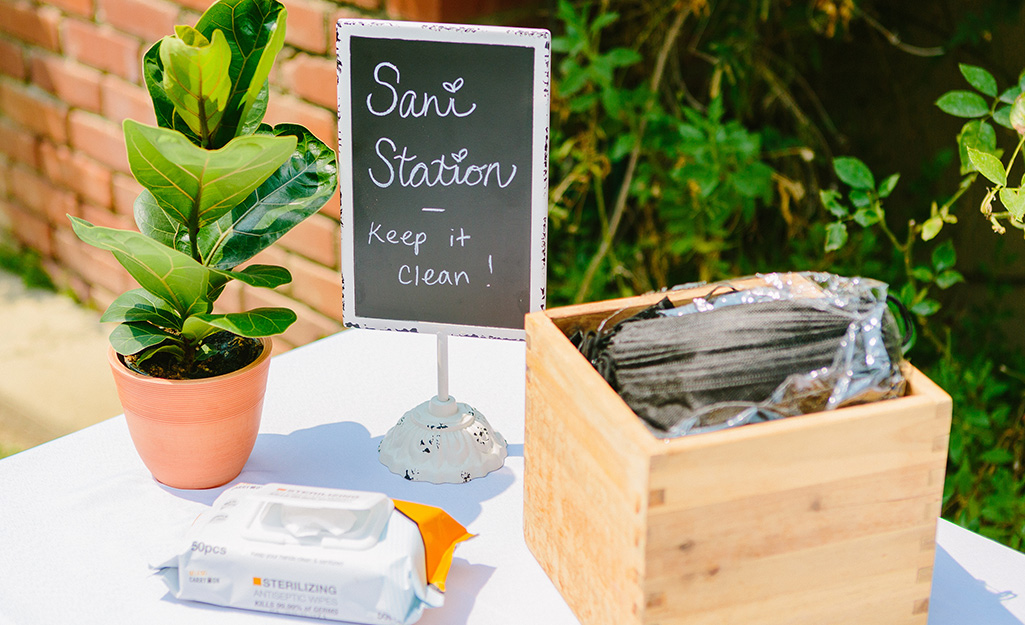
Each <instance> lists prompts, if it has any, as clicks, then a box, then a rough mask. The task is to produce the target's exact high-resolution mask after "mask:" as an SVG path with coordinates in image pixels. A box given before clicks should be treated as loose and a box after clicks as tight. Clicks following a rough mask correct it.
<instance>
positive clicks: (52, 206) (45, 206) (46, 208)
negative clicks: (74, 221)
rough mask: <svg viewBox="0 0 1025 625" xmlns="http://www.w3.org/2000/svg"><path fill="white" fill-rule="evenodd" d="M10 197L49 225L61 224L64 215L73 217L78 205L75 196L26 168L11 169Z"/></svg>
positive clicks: (9, 179)
mask: <svg viewBox="0 0 1025 625" xmlns="http://www.w3.org/2000/svg"><path fill="white" fill-rule="evenodd" d="M8 184H9V185H10V192H11V196H12V197H14V198H16V199H17V200H18V202H19V203H20V204H21V205H22V206H23V207H25V208H26V209H28V210H31V211H33V212H35V213H36V214H37V215H38V216H40V217H41V218H46V219H49V221H50V222H51V223H54V224H56V223H61V222H63V221H64V220H66V219H67V217H66V215H68V214H71V215H75V214H77V211H78V204H77V202H76V201H75V195H74V194H73V193H71V192H70V191H67V190H66V189H63V188H60V187H58V186H56V185H54V184H53V182H52V181H51V180H50V179H49V178H47V177H45V176H42V175H40V174H39V172H37V171H35V170H34V169H28V168H27V167H12V168H11V171H10V176H9V178H8Z"/></svg>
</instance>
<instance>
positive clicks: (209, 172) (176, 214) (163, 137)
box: [124, 119, 296, 227]
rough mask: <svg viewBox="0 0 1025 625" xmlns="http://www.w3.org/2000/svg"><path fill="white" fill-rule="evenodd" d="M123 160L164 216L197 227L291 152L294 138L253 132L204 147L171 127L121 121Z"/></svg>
mask: <svg viewBox="0 0 1025 625" xmlns="http://www.w3.org/2000/svg"><path fill="white" fill-rule="evenodd" d="M124 130H125V144H126V147H127V148H128V163H129V165H130V166H131V169H132V173H133V174H134V175H135V178H136V180H137V181H138V182H139V183H140V184H141V185H142V186H143V187H145V188H146V189H147V190H149V192H150V193H152V194H153V197H154V198H155V200H156V202H157V204H158V206H159V207H160V209H161V210H163V211H164V213H165V214H166V215H167V218H168V220H170V221H177V222H180V223H182V224H192V223H195V224H197V225H198V226H199V227H203V226H205V225H206V224H208V223H212V222H214V221H216V220H217V219H218V218H220V217H221V215H224V214H225V213H227V212H228V211H230V210H231V209H232V208H234V207H235V205H237V204H238V203H240V202H242V201H243V200H244V199H245V198H246V196H248V195H249V194H250V193H251V192H252V191H253V190H255V189H256V188H257V187H258V186H259V185H260V184H261V183H263V182H264V181H265V180H266V179H267V178H268V177H269V176H270V175H271V174H273V173H274V172H275V171H277V169H278V168H279V167H280V166H281V165H282V163H284V162H285V161H286V160H288V158H289V157H290V156H291V155H292V152H293V150H295V146H296V138H295V137H294V136H283V137H276V136H269V135H253V136H246V137H238V138H236V139H233V140H232V141H231V142H230V143H229V144H228V145H226V146H225V147H223V148H221V149H219V150H205V149H203V148H201V147H198V146H196V145H194V144H193V143H192V142H190V141H189V140H188V139H187V138H185V137H184V136H182V135H180V134H179V133H177V132H174V131H173V130H168V129H166V128H160V127H157V126H147V125H145V124H140V123H139V122H137V121H134V120H131V119H126V120H125V122H124Z"/></svg>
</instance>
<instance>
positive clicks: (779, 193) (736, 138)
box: [548, 0, 1025, 549]
mask: <svg viewBox="0 0 1025 625" xmlns="http://www.w3.org/2000/svg"><path fill="white" fill-rule="evenodd" d="M549 25H550V27H551V29H552V31H553V36H554V42H553V49H554V56H553V73H554V80H553V94H552V135H551V198H550V207H549V223H550V227H549V278H548V280H549V305H552V306H556V305H561V304H566V303H571V302H577V301H592V300H598V299H603V298H608V297H617V296H622V295H629V294H635V293H639V292H646V291H650V290H654V289H659V288H662V287H666V286H673V285H676V284H681V283H688V282H694V281H699V280H716V279H721V278H727V277H732V276H738V275H745V274H750V273H754V272H764V271H782V270H814V271H830V272H834V273H839V274H845V275H862V276H868V277H872V278H876V279H879V280H882V281H885V282H887V283H889V284H890V285H891V290H892V291H893V292H894V293H896V294H898V295H899V296H900V297H901V299H902V300H903V301H904V303H905V304H906V305H907V306H908V307H909V308H910V309H911V310H913V311H914V313H915V316H916V318H917V322H918V334H919V340H918V341H917V344H916V346H915V347H914V348H913V350H912V352H911V353H910V355H909V358H910V359H911V360H912V362H913V363H914V364H916V365H917V366H918V367H919V368H921V369H923V370H924V371H925V372H926V373H927V374H928V375H929V376H930V377H931V378H932V379H933V380H935V381H936V382H937V383H939V384H940V385H941V386H943V388H945V389H946V390H947V392H949V393H950V394H951V395H952V396H953V399H954V423H953V427H952V431H951V438H950V455H949V464H948V468H947V479H946V484H945V490H944V503H943V516H944V517H945V518H947V519H949V520H951V521H954V522H956V523H958V524H960V525H962V526H965V527H968V528H969V529H971V530H973V531H976V532H979V533H981V534H983V535H985V536H989V537H992V538H995V539H997V540H999V541H1001V542H1003V543H1005V544H1008V545H1010V546H1012V547H1014V548H1016V549H1022V548H1023V539H1025V465H1023V457H1025V422H1023V412H1025V358H1023V357H1022V347H1023V346H1025V339H1023V333H1022V331H1021V320H1020V313H1021V311H1022V310H1025V298H1023V297H1022V295H1023V293H1025V290H1023V288H1022V287H1023V285H1025V262H1023V260H1022V258H1023V256H1022V253H1023V251H1025V242H1023V237H1022V230H1020V229H1018V228H1020V227H1021V226H1022V224H1021V223H1020V215H1018V218H1017V219H1010V216H1011V215H1014V214H1015V213H1014V211H1010V215H1008V214H1003V213H1001V214H1002V217H1001V218H1000V219H999V220H998V221H997V222H996V223H997V225H998V226H999V225H1000V224H1001V223H1002V224H1004V225H1006V226H1018V228H1016V227H1009V228H1008V232H1007V233H1006V234H1004V235H1002V236H1001V235H999V234H996V233H994V232H993V231H992V230H993V228H992V226H993V224H992V223H991V222H990V220H988V219H987V218H986V217H985V216H983V215H982V214H980V212H979V210H980V205H981V203H982V202H983V200H984V199H985V197H986V193H987V190H988V189H989V188H992V187H993V184H992V183H991V182H990V180H987V177H988V176H984V175H980V174H979V168H978V167H977V166H975V165H973V161H972V160H971V158H970V157H969V152H968V150H967V149H968V148H972V149H973V150H977V151H978V152H976V156H978V153H979V152H985V153H986V154H988V155H991V156H992V157H993V158H995V159H997V161H998V163H999V164H1002V165H1006V168H1007V169H1008V170H1009V174H1010V175H1009V176H1008V181H1007V182H1006V185H1007V186H1009V187H1015V186H1016V185H1017V181H1018V180H1020V179H1021V175H1022V167H1021V165H1020V164H1017V163H1016V162H1012V159H1013V158H1015V157H1017V156H1018V153H1015V152H1014V149H1015V146H1016V145H1018V146H1020V143H1021V135H1019V134H1018V133H1017V132H1015V131H1014V130H1013V129H1012V128H1009V126H1010V123H1009V110H1010V108H1011V105H1013V103H1014V101H1015V98H1016V97H1017V96H1018V94H1020V93H1021V88H1022V86H1023V83H1025V80H1023V77H1022V69H1023V67H1025V38H1023V37H1022V33H1023V32H1025V10H1023V2H1022V1H1021V0H995V1H992V2H981V1H980V2H955V1H953V0H946V1H944V0H923V1H921V2H877V1H873V0H759V1H750V2H747V1H745V2H740V1H736V0H734V1H729V0H718V1H717V0H678V1H676V2H665V1H663V0H588V1H580V0H561V1H559V2H557V3H554V4H553V5H552V12H551V20H550V24H549ZM951 93H953V95H949V94H951ZM945 94H947V95H945ZM965 94H968V95H965ZM937 102H939V105H937ZM980 102H981V104H980ZM1023 106H1025V105H1023ZM1011 154H1013V157H1012V158H1008V155H1011ZM978 158H983V157H978ZM1001 159H1003V160H1002V161H1001ZM998 169H999V168H998ZM1010 191H1011V190H1010V189H1009V190H1008V192H1010ZM1017 197H1018V196H1017V195H1015V194H1014V193H1012V194H1011V195H1009V196H1007V197H1005V196H1004V195H1001V196H1000V199H1002V200H1005V199H1006V200H1008V201H1010V200H1009V199H1008V198H1017ZM1022 199H1023V200H1025V197H1023V198H1022ZM1002 210H1003V209H1002V207H1000V206H999V205H998V206H995V207H994V211H997V212H999V211H1002Z"/></svg>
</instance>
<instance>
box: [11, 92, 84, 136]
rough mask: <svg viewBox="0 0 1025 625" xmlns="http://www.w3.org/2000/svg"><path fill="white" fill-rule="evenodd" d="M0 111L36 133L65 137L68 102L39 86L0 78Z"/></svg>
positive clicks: (66, 133)
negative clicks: (0, 79)
mask: <svg viewBox="0 0 1025 625" xmlns="http://www.w3.org/2000/svg"><path fill="white" fill-rule="evenodd" d="M0 112H3V113H4V114H6V115H7V116H8V117H10V118H11V119H12V120H14V121H16V122H18V123H20V124H21V125H22V126H25V127H26V128H27V129H29V130H31V131H32V132H34V133H35V134H37V135H43V136H46V137H49V138H51V139H53V140H54V141H56V142H58V143H64V142H65V141H66V140H67V137H68V132H67V118H68V106H67V105H66V104H64V103H63V102H61V101H60V100H58V99H56V98H54V97H53V96H52V95H50V94H48V93H46V92H45V91H43V90H42V89H39V88H37V87H33V86H27V85H22V84H19V83H15V82H11V81H0Z"/></svg>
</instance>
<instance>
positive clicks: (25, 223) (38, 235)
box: [0, 202, 53, 256]
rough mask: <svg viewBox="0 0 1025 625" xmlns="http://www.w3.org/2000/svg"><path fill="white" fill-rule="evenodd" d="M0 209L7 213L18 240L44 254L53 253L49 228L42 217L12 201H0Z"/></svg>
mask: <svg viewBox="0 0 1025 625" xmlns="http://www.w3.org/2000/svg"><path fill="white" fill-rule="evenodd" d="M0 209H2V210H3V212H5V213H6V214H7V219H8V221H10V223H11V230H12V232H13V233H14V236H15V238H17V239H18V241H19V242H21V243H22V244H23V245H26V246H28V247H30V248H32V249H34V250H36V251H38V252H39V253H40V254H42V255H44V256H50V255H51V254H53V239H52V238H51V229H50V225H49V224H48V223H46V219H45V218H44V217H42V216H40V215H38V214H36V213H34V212H33V211H30V210H25V209H24V208H22V207H20V206H17V205H15V204H14V203H13V202H0Z"/></svg>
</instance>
